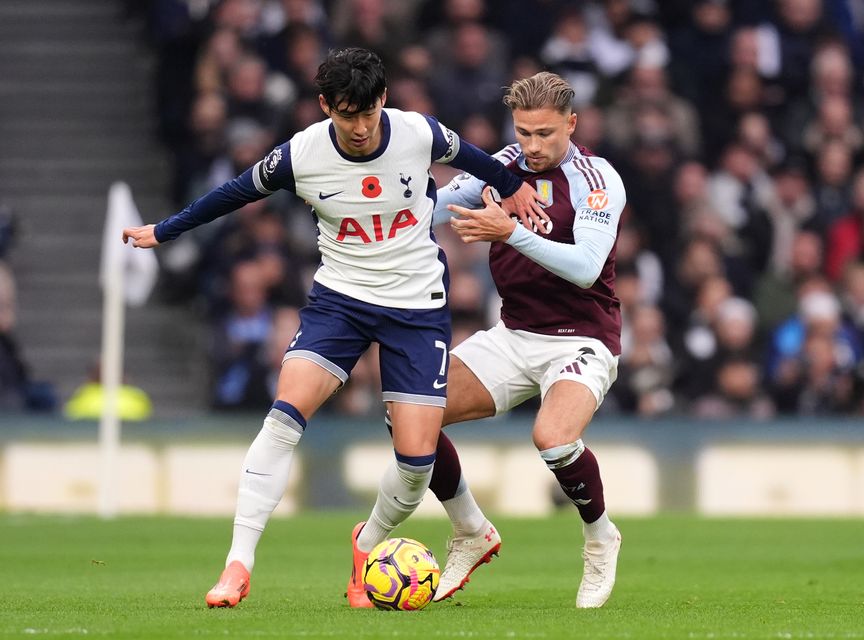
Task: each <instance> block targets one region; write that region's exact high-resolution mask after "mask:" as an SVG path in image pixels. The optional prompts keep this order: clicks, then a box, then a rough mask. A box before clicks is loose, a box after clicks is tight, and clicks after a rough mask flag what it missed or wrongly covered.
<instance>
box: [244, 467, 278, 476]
mask: <svg viewBox="0 0 864 640" xmlns="http://www.w3.org/2000/svg"><path fill="white" fill-rule="evenodd" d="M246 473H248V474H249V475H250V476H272V475H273V474H272V473H258V472H257V471H249V469H246Z"/></svg>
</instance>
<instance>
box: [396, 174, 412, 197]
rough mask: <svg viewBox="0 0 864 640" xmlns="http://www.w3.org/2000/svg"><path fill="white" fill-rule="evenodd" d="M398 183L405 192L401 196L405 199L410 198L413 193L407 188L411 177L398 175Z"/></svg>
mask: <svg viewBox="0 0 864 640" xmlns="http://www.w3.org/2000/svg"><path fill="white" fill-rule="evenodd" d="M399 182H401V183H402V184H404V185H405V192H404V193H403V194H402V195H403V196H404V197H405V198H410V197H411V196H413V195H414V192H413V191H411V187H409V186H408V183H409V182H411V176H408V177H407V178H406V177H405V176H404V175H402V174H401V173H400V174H399Z"/></svg>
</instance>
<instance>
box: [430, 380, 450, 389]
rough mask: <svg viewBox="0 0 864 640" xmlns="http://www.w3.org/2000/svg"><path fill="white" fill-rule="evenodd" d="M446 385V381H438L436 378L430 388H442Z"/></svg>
mask: <svg viewBox="0 0 864 640" xmlns="http://www.w3.org/2000/svg"><path fill="white" fill-rule="evenodd" d="M446 386H447V383H446V382H438V381H437V380H436V381H435V382H433V383H432V388H433V389H443V388H444V387H446Z"/></svg>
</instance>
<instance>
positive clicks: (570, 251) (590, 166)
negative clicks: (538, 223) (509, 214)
mask: <svg viewBox="0 0 864 640" xmlns="http://www.w3.org/2000/svg"><path fill="white" fill-rule="evenodd" d="M564 173H565V174H566V175H567V177H568V180H569V181H570V200H571V202H572V203H573V210H574V214H575V215H574V219H573V244H564V243H563V242H554V241H552V240H548V239H546V238H543V237H542V236H540V235H538V234H536V233H532V232H530V231H528V229H526V228H525V227H523V226H522V225H516V228H515V229H514V230H513V233H512V235H511V236H510V237H509V238H508V239H507V244H509V245H511V246H512V247H513V248H514V249H516V250H517V251H519V252H520V253H522V254H523V255H525V256H526V257H528V258H530V259H531V260H533V261H534V262H536V263H537V264H539V265H540V266H541V267H543V268H545V269H548V270H549V271H551V272H552V273H554V274H555V275H556V276H559V277H561V278H564V279H565V280H567V281H568V282H572V283H573V284H575V285H577V286H579V287H582V288H583V289H588V288H590V287H591V286H593V285H594V283H595V282H596V281H597V278H599V277H600V273H601V272H602V271H603V266H604V265H605V264H606V260H607V258H608V257H609V252H610V251H612V247H613V246H614V245H615V239H616V237H617V235H618V221H619V220H620V219H621V213H622V212H623V210H624V205H625V204H626V201H627V195H626V193H625V191H624V184H623V183H622V182H621V177H620V176H619V175H618V172H616V171H615V170H614V169H613V168H612V167H611V165H609V163H608V162H606V161H605V160H603V159H602V158H591V159H590V160H584V159H577V160H576V161H575V162H574V163H572V164H570V165H567V166H566V167H565V168H564Z"/></svg>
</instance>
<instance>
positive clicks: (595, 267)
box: [507, 224, 616, 289]
mask: <svg viewBox="0 0 864 640" xmlns="http://www.w3.org/2000/svg"><path fill="white" fill-rule="evenodd" d="M615 237H616V236H615V235H610V234H609V233H608V232H607V231H604V230H601V229H593V228H581V229H578V231H575V232H574V234H573V241H574V244H564V243H563V242H553V241H552V240H548V239H546V238H543V237H541V236H539V235H538V234H536V233H532V232H531V231H528V229H526V228H525V227H523V226H522V225H521V224H517V225H516V228H515V229H513V233H512V234H511V235H510V237H509V238H507V244H509V245H510V246H512V247H513V248H514V249H516V250H517V251H518V252H519V253H521V254H523V255H524V256H526V257H528V258H531V260H533V261H534V262H536V263H537V264H539V265H540V266H541V267H543V268H544V269H548V270H549V271H551V272H552V273H554V274H555V275H556V276H558V277H560V278H564V279H565V280H567V281H568V282H572V283H573V284H575V285H576V286H578V287H582V288H583V289H590V288H591V287H592V286H593V285H594V283H595V282H596V281H597V278H599V277H600V272H601V271H603V265H604V264H606V258H608V257H609V252H610V251H612V246H613V245H614V244H615Z"/></svg>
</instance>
